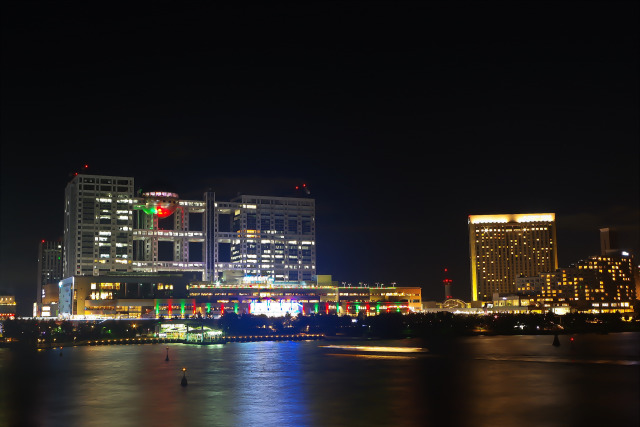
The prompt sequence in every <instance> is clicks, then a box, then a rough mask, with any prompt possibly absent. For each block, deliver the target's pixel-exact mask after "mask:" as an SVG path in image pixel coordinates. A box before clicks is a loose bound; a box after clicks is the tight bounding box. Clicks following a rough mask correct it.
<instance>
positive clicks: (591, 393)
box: [0, 334, 640, 427]
mask: <svg viewBox="0 0 640 427" xmlns="http://www.w3.org/2000/svg"><path fill="white" fill-rule="evenodd" d="M560 338H561V345H560V346H559V347H554V346H552V345H551V339H552V337H549V336H510V337H500V336H496V337H472V338H460V339H454V338H451V339H448V340H445V341H441V342H437V343H434V342H432V343H430V344H434V345H433V346H432V347H429V345H422V344H421V343H416V342H412V341H395V342H394V341H389V342H376V343H375V345H376V346H377V347H379V348H378V349H377V350H376V351H363V350H372V349H373V347H372V343H370V342H352V343H349V345H348V347H345V346H342V345H340V344H337V343H329V342H318V341H309V342H255V343H227V344H224V345H211V346H197V345H184V344H170V345H169V355H170V360H169V361H167V360H165V359H166V347H167V346H166V345H165V344H143V345H140V344H138V345H122V346H97V347H75V348H65V349H64V350H63V352H62V356H61V355H60V352H59V351H57V350H56V351H53V350H47V351H40V352H36V351H16V350H8V349H0V425H2V426H5V425H6V426H9V427H12V426H38V427H41V426H44V427H46V426H54V427H55V426H65V427H66V426H76V425H78V426H79V425H82V426H104V425H118V426H123V427H124V426H160V425H162V426H164V425H178V426H183V425H185V426H186V425H188V426H276V425H277V426H345V425H369V426H485V425H486V426H489V425H491V426H495V425H518V426H536V427H537V426H568V425H580V426H583V425H607V426H624V425H638V424H639V422H640V415H639V414H638V411H637V409H638V406H637V402H638V401H639V399H640V386H639V384H638V382H639V380H638V378H640V375H639V374H640V372H639V371H640V364H639V362H638V361H639V358H638V348H639V346H640V341H639V338H640V334H631V335H625V334H608V335H583V336H577V337H575V340H574V341H573V342H571V341H569V337H567V336H562V337H560ZM425 344H428V343H425ZM399 345H400V346H402V347H404V349H403V350H402V352H397V350H396V349H395V348H396V347H398V346H399ZM363 346H365V347H366V349H365V348H363ZM387 347H393V348H387ZM410 348H427V349H428V350H429V351H428V352H405V351H407V349H410ZM432 350H436V351H432ZM183 367H185V368H187V371H186V377H187V378H188V386H187V387H181V386H180V380H181V379H182V375H183V372H182V368H183Z"/></svg>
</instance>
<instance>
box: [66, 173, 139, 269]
mask: <svg viewBox="0 0 640 427" xmlns="http://www.w3.org/2000/svg"><path fill="white" fill-rule="evenodd" d="M132 231H133V178H129V177H119V176H100V175H84V174H80V175H76V176H75V177H74V178H73V179H72V180H71V181H70V182H69V183H68V184H67V187H66V189H65V213H64V257H63V273H64V277H71V276H74V275H78V276H85V275H90V276H93V275H100V274H104V273H106V272H109V271H113V272H126V271H133V266H132V264H131V262H132V259H133V232H132Z"/></svg>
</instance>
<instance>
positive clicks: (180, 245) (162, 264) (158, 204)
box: [132, 191, 205, 278]
mask: <svg viewBox="0 0 640 427" xmlns="http://www.w3.org/2000/svg"><path fill="white" fill-rule="evenodd" d="M204 213H205V202H203V201H201V200H181V199H180V198H179V196H178V194H176V193H170V192H165V191H150V192H146V193H142V195H141V196H140V197H137V198H135V199H134V203H133V214H134V216H133V218H134V221H133V261H132V270H133V271H134V272H145V273H161V272H172V271H180V272H187V271H188V272H195V273H199V275H200V277H201V278H202V277H203V276H204V274H205V262H204V253H205V252H204V251H205V244H204V240H205V237H204V236H205V232H204V230H203V219H204V218H203V217H204Z"/></svg>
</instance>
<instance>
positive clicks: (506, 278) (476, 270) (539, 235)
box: [469, 213, 558, 301]
mask: <svg viewBox="0 0 640 427" xmlns="http://www.w3.org/2000/svg"><path fill="white" fill-rule="evenodd" d="M469 250H470V261H471V299H472V301H491V300H492V298H493V297H492V295H493V294H494V293H501V294H506V293H515V292H516V278H517V277H520V276H527V277H530V276H536V275H538V274H539V273H541V272H545V271H554V270H555V269H557V267H558V255H557V240H556V221H555V214H553V213H534V214H505V215H470V216H469Z"/></svg>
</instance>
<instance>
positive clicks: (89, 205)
mask: <svg viewBox="0 0 640 427" xmlns="http://www.w3.org/2000/svg"><path fill="white" fill-rule="evenodd" d="M156 190H157V191H156ZM63 251H64V256H63V279H62V280H61V281H60V283H59V288H60V289H59V291H60V292H59V317H62V318H67V319H94V318H160V317H165V318H176V317H180V318H184V317H191V316H202V317H217V316H221V315H223V314H224V313H225V312H229V311H233V312H235V313H238V314H243V313H251V314H265V315H267V316H284V315H286V314H287V313H289V314H292V315H297V314H299V313H301V314H311V313H342V314H351V315H354V314H355V315H357V314H359V313H360V312H361V311H365V313H366V314H375V313H379V312H380V311H383V310H384V311H389V310H394V311H402V312H408V311H411V310H412V309H413V310H415V309H416V308H417V309H419V308H420V307H421V301H420V300H419V299H420V296H419V292H418V296H417V297H416V295H415V289H414V288H411V289H410V290H409V291H410V294H411V296H410V297H407V295H408V294H405V291H404V290H403V289H399V292H396V291H397V290H396V289H395V288H391V289H390V288H385V289H386V290H387V291H386V292H382V291H380V290H379V289H378V290H377V291H376V290H375V289H376V288H371V289H370V290H369V289H368V288H367V289H366V290H362V292H360V293H359V294H355V293H354V292H353V289H351V288H349V289H346V288H339V287H338V286H337V285H336V284H335V282H332V281H331V276H318V275H317V274H316V238H315V201H314V200H313V199H312V198H310V197H308V194H306V195H305V197H265V196H248V195H242V196H238V197H236V198H235V199H232V200H231V201H219V200H216V197H215V193H214V192H213V191H208V192H205V193H204V195H203V200H184V199H181V198H180V197H179V195H178V194H177V193H173V192H167V191H162V189H154V191H149V192H142V191H138V194H135V192H134V178H132V177H121V176H103V175H88V174H78V175H76V176H75V177H74V178H73V179H72V180H71V181H70V182H69V183H68V184H67V187H66V190H65V228H64V245H63ZM417 289H419V288H417ZM390 291H392V292H390ZM352 295H359V296H357V297H355V298H353V297H352ZM411 301H413V302H411Z"/></svg>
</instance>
